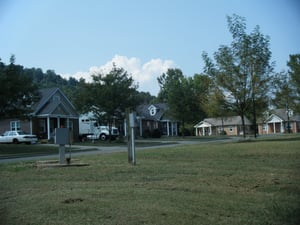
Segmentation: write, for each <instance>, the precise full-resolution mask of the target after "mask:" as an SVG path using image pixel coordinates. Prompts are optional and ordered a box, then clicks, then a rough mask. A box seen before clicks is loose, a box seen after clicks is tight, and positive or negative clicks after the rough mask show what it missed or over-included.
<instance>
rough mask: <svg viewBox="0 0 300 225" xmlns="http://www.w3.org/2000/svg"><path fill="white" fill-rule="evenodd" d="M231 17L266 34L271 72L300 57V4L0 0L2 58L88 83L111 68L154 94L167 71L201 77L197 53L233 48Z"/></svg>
mask: <svg viewBox="0 0 300 225" xmlns="http://www.w3.org/2000/svg"><path fill="white" fill-rule="evenodd" d="M233 13H235V14H238V15H240V16H243V17H245V18H246V20H247V28H248V30H249V32H251V31H252V30H253V29H254V27H255V25H259V26H260V28H261V32H262V33H263V34H264V35H269V36H270V38H271V41H270V48H271V51H272V61H275V62H276V71H278V72H279V71H281V70H284V69H285V70H286V69H287V68H286V62H287V61H288V59H289V55H290V54H296V53H300V41H299V40H300V3H299V1H297V0H209V1H208V0H172V1H170V0H147V1H146V0H126V1H125V0H114V1H111V0H94V1H93V0H84V1H83V0H63V1H62V0H0V58H1V59H2V61H3V62H5V63H8V61H9V58H10V55H11V54H15V56H16V63H18V64H21V65H23V66H25V67H28V68H31V67H36V68H42V69H43V70H44V71H46V70H47V69H51V70H54V71H55V72H56V73H58V74H61V75H62V76H64V77H69V76H73V77H76V78H79V77H84V78H85V79H86V80H89V79H90V75H91V73H93V72H104V73H105V72H107V71H109V70H110V68H111V66H112V62H115V63H116V64H117V65H118V66H121V67H123V68H125V69H126V70H127V71H128V72H129V73H130V74H132V76H133V78H134V79H135V81H136V82H138V83H139V86H140V88H139V90H140V91H149V92H150V93H151V94H154V95H156V94H157V92H158V90H159V87H158V84H157V80H156V78H157V77H158V76H160V75H161V74H162V73H163V72H165V71H166V70H167V68H169V67H177V68H180V69H181V70H182V71H183V73H184V74H185V75H187V76H192V75H194V74H195V73H201V72H202V71H203V60H202V57H201V54H202V52H203V51H206V52H207V53H208V54H209V55H210V56H212V54H213V53H214V52H215V51H217V49H218V47H219V46H220V45H221V44H230V42H231V41H232V39H231V35H230V33H229V31H228V28H227V21H226V15H232V14H233Z"/></svg>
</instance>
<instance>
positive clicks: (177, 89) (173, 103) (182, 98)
mask: <svg viewBox="0 0 300 225" xmlns="http://www.w3.org/2000/svg"><path fill="white" fill-rule="evenodd" d="M157 80H158V83H159V86H160V92H159V94H158V99H159V100H160V101H162V102H165V103H167V104H168V107H169V110H168V115H170V116H171V117H173V118H174V119H176V120H178V121H179V122H180V124H181V133H182V135H184V132H185V126H186V124H193V123H195V122H196V121H197V120H199V117H200V118H201V114H202V113H203V111H201V108H200V106H201V105H200V102H199V96H198V95H199V89H197V87H198V88H199V86H200V82H199V83H198V84H197V83H196V82H195V80H194V78H191V77H190V78H187V77H185V76H184V75H183V73H182V71H181V70H180V69H168V71H167V72H166V73H163V74H162V75H161V76H160V77H158V79H157ZM199 80H200V78H199Z"/></svg>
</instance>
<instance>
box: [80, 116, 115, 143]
mask: <svg viewBox="0 0 300 225" xmlns="http://www.w3.org/2000/svg"><path fill="white" fill-rule="evenodd" d="M109 129H110V130H109ZM118 136H119V130H118V128H116V127H111V128H109V126H102V125H99V123H98V122H97V120H96V119H94V118H93V117H92V115H91V114H85V115H82V116H80V117H79V138H80V140H81V141H85V140H88V139H89V140H96V139H100V140H102V141H105V140H107V139H108V138H109V137H111V138H112V139H115V138H117V137H118Z"/></svg>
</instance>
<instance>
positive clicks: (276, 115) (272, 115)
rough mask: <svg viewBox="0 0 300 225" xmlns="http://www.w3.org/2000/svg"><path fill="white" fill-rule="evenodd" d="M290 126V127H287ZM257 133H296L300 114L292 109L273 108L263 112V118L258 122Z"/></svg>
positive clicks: (298, 127)
mask: <svg viewBox="0 0 300 225" xmlns="http://www.w3.org/2000/svg"><path fill="white" fill-rule="evenodd" d="M288 128H290V129H288ZM258 132H259V134H278V133H288V132H291V133H298V132H300V115H299V114H294V112H293V110H286V109H274V110H271V111H270V112H266V113H265V118H264V119H260V121H259V123H258Z"/></svg>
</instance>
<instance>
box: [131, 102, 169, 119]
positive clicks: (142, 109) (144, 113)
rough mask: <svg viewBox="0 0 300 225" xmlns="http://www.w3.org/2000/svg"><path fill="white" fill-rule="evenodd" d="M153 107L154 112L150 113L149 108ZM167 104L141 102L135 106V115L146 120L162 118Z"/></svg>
mask: <svg viewBox="0 0 300 225" xmlns="http://www.w3.org/2000/svg"><path fill="white" fill-rule="evenodd" d="M153 108H155V110H156V111H155V113H154V114H151V113H150V110H151V109H153ZM167 110H168V106H167V104H165V103H157V104H143V105H139V106H138V107H137V108H136V112H137V115H138V116H140V117H142V118H143V119H146V120H162V119H163V118H164V117H165V112H166V111H167Z"/></svg>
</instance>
